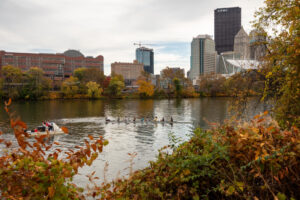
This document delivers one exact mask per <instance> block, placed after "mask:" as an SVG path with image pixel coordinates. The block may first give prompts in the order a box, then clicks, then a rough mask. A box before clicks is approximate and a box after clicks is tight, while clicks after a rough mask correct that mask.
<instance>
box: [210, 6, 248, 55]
mask: <svg viewBox="0 0 300 200" xmlns="http://www.w3.org/2000/svg"><path fill="white" fill-rule="evenodd" d="M241 13H242V10H241V8H240V7H233V8H218V9H216V10H215V43H216V51H217V52H218V54H220V53H222V52H226V51H233V45H234V36H235V35H236V34H237V33H238V32H239V30H240V29H241Z"/></svg>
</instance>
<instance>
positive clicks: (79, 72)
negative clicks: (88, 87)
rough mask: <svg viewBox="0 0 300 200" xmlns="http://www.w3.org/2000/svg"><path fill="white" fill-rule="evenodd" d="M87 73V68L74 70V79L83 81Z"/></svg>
mask: <svg viewBox="0 0 300 200" xmlns="http://www.w3.org/2000/svg"><path fill="white" fill-rule="evenodd" d="M85 73H86V68H83V67H81V68H77V69H75V70H74V72H73V74H74V77H76V78H77V79H78V81H80V82H81V81H83V79H84V77H85Z"/></svg>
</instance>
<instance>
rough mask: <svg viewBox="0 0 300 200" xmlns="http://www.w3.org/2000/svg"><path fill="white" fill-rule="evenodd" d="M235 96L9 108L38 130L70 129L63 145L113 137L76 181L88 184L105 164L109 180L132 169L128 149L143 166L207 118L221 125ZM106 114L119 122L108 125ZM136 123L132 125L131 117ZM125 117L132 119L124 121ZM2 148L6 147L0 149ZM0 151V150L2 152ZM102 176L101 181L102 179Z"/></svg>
mask: <svg viewBox="0 0 300 200" xmlns="http://www.w3.org/2000/svg"><path fill="white" fill-rule="evenodd" d="M232 101H233V99H232V98H201V99H198V98H195V99H172V100H109V101H108V100H95V101H89V100H55V101H29V102H13V103H12V106H11V110H12V111H14V112H15V114H16V115H18V116H20V117H21V119H22V120H23V121H24V122H25V123H26V124H27V125H28V128H29V129H31V128H34V127H36V126H39V125H41V123H42V121H53V122H55V123H56V124H57V125H59V126H66V127H67V128H68V129H69V134H68V135H57V136H54V137H53V138H52V140H53V141H57V142H59V143H60V147H61V148H62V149H68V148H74V146H76V145H84V140H85V139H88V135H89V134H91V135H93V136H101V135H102V136H103V137H104V138H105V139H107V140H109V144H108V145H107V146H106V147H105V148H104V151H103V153H102V154H101V155H100V156H99V157H98V158H97V160H96V161H95V162H94V163H93V165H92V166H90V167H85V168H83V169H82V170H81V171H80V173H81V174H82V175H79V176H78V177H77V179H76V180H75V182H77V183H79V184H80V185H82V186H84V185H85V184H86V180H87V179H85V178H83V177H84V175H86V174H88V173H90V172H92V171H96V175H97V176H99V177H100V178H102V177H103V168H104V165H105V163H106V162H107V163H108V170H107V172H106V177H107V179H108V180H110V179H113V178H116V176H117V174H120V176H122V175H126V174H128V173H129V168H128V167H129V164H130V163H129V156H128V153H137V156H136V157H135V159H134V165H133V169H141V168H144V167H146V166H147V165H148V162H149V161H150V160H155V157H156V155H157V153H158V150H159V149H160V148H162V147H163V146H165V145H168V144H171V143H172V139H171V138H174V137H175V138H178V139H180V140H181V141H184V140H187V139H188V138H189V135H190V134H191V133H192V131H193V130H194V129H195V128H197V127H201V128H204V129H205V128H208V127H209V125H208V124H207V122H217V123H222V122H223V121H224V120H225V119H228V118H229V117H230V112H229V107H230V105H231V102H232ZM2 105H3V106H2V109H0V123H1V131H2V132H3V133H4V136H3V137H5V138H6V139H11V140H13V141H14V137H13V135H12V130H11V129H10V128H9V120H8V116H7V114H6V112H5V110H4V103H2ZM267 107H268V106H267V105H265V104H262V103H258V100H257V99H253V100H251V102H250V104H249V108H248V109H247V111H246V115H245V116H247V117H248V118H251V117H252V116H254V115H256V114H258V113H260V112H262V111H264V110H266V109H267ZM156 116H157V117H158V119H159V120H161V119H162V118H163V117H164V119H165V121H170V118H171V117H172V118H173V120H174V123H173V124H172V125H171V124H170V123H167V122H165V123H152V122H143V123H142V122H141V120H140V119H141V118H145V119H153V118H154V117H156ZM105 117H108V118H109V119H111V120H117V118H118V117H119V118H120V120H121V122H120V123H117V122H110V123H105ZM134 117H135V118H136V123H133V122H132V120H133V118H134ZM125 119H130V122H128V123H124V122H123V121H124V120H125ZM0 148H1V149H2V150H3V146H1V147H0ZM2 150H1V151H2ZM101 180H103V179H101Z"/></svg>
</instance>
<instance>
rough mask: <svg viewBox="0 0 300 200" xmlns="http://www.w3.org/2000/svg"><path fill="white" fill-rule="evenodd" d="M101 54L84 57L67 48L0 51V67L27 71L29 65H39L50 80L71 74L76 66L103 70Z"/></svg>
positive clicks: (61, 78)
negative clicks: (59, 50)
mask: <svg viewBox="0 0 300 200" xmlns="http://www.w3.org/2000/svg"><path fill="white" fill-rule="evenodd" d="M103 60H104V59H103V56H101V55H99V56H97V57H91V56H87V57H85V56H84V55H83V54H82V53H81V52H79V51H77V50H67V51H65V52H64V53H57V54H45V53H16V52H5V51H0V69H1V68H2V66H6V65H12V66H15V67H18V68H20V69H21V70H23V71H27V70H28V69H30V67H39V68H41V69H43V71H44V72H45V76H47V77H49V78H51V79H52V80H63V79H64V78H68V77H70V76H72V74H73V71H74V70H75V69H77V68H81V67H83V68H98V69H100V70H101V71H103Z"/></svg>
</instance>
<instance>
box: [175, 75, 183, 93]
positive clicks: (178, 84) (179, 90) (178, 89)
mask: <svg viewBox="0 0 300 200" xmlns="http://www.w3.org/2000/svg"><path fill="white" fill-rule="evenodd" d="M173 84H174V87H175V95H176V97H181V93H182V85H181V82H180V80H179V79H178V78H174V79H173Z"/></svg>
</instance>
